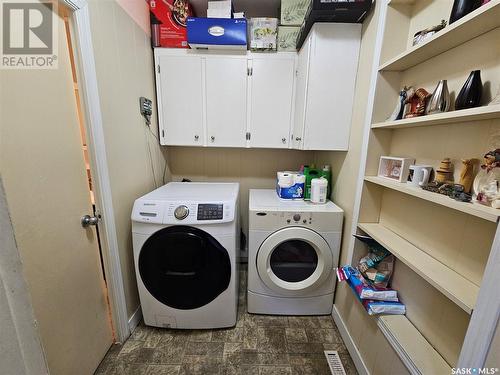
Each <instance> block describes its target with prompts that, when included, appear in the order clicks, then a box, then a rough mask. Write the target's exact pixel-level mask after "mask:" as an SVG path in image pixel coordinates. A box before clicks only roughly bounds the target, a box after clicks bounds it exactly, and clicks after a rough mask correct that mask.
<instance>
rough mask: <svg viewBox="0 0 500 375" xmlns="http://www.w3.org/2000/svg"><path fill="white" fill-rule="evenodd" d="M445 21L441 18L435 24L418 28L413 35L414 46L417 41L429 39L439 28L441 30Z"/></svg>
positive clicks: (444, 25)
mask: <svg viewBox="0 0 500 375" xmlns="http://www.w3.org/2000/svg"><path fill="white" fill-rule="evenodd" d="M446 23H447V22H446V21H445V20H441V23H440V24H439V25H436V26H431V27H429V28H427V29H425V30H420V31H418V32H417V33H415V35H414V36H413V45H414V46H416V45H417V44H419V43H422V42H424V41H426V40H427V39H429V38H430V37H431V36H433V35H434V34H436V33H437V32H438V31H439V30H442V29H444V28H445V27H446Z"/></svg>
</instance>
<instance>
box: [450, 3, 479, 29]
mask: <svg viewBox="0 0 500 375" xmlns="http://www.w3.org/2000/svg"><path fill="white" fill-rule="evenodd" d="M481 1H482V0H455V1H454V2H453V8H452V9H451V14H450V25H451V24H452V23H453V22H455V21H457V20H459V19H460V18H462V17H463V16H466V15H467V14H469V13H470V12H472V11H473V10H474V9H476V8H478V7H479V6H480V5H481Z"/></svg>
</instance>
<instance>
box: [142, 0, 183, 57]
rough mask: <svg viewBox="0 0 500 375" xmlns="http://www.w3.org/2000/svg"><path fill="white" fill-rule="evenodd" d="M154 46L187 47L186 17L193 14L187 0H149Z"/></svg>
mask: <svg viewBox="0 0 500 375" xmlns="http://www.w3.org/2000/svg"><path fill="white" fill-rule="evenodd" d="M148 3H149V11H150V18H151V34H152V40H153V46H154V47H174V48H187V47H188V42H187V31H186V24H187V18H188V17H190V16H192V15H193V12H192V9H191V6H190V5H189V1H188V0H149V1H148Z"/></svg>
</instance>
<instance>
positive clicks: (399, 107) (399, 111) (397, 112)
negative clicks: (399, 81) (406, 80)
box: [386, 86, 409, 121]
mask: <svg viewBox="0 0 500 375" xmlns="http://www.w3.org/2000/svg"><path fill="white" fill-rule="evenodd" d="M408 90H409V88H408V87H406V86H405V87H403V89H402V90H401V91H400V92H399V97H398V102H397V103H396V108H394V111H393V112H392V114H391V115H390V116H389V117H388V118H387V120H386V121H396V120H401V119H402V118H403V111H404V107H405V100H406V97H407V93H408Z"/></svg>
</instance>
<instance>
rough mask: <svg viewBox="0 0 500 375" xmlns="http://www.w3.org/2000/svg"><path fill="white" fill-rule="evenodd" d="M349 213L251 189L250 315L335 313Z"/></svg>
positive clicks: (264, 190) (269, 191)
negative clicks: (344, 223) (345, 216)
mask: <svg viewBox="0 0 500 375" xmlns="http://www.w3.org/2000/svg"><path fill="white" fill-rule="evenodd" d="M343 214H344V213H343V210H342V209H341V208H339V207H338V206H336V205H335V204H334V203H332V202H330V201H328V202H327V203H326V204H313V203H310V202H307V201H285V200H282V199H280V198H279V197H278V196H277V194H276V191H275V190H267V189H252V190H250V202H249V249H248V250H249V253H248V291H247V297H248V301H247V302H248V312H250V313H256V314H272V315H326V314H330V313H331V312H332V307H333V295H334V290H335V271H334V269H335V268H336V267H337V265H338V259H339V252H340V240H341V235H342V220H343Z"/></svg>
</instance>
